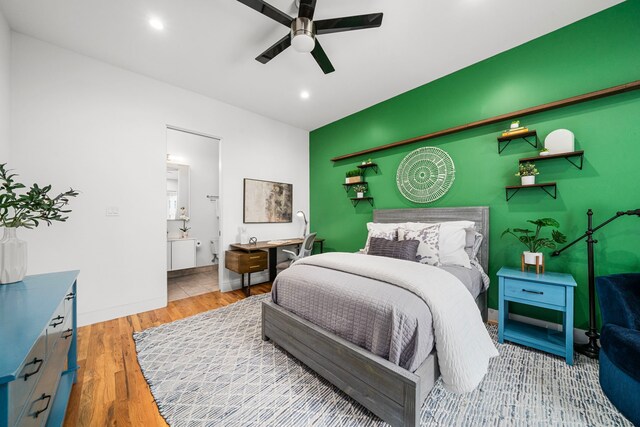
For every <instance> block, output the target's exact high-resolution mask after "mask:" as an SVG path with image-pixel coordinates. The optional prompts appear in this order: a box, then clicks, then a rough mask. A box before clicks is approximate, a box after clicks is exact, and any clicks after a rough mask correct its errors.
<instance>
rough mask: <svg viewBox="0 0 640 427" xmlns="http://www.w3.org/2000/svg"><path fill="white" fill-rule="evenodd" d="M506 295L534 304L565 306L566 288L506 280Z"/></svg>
mask: <svg viewBox="0 0 640 427" xmlns="http://www.w3.org/2000/svg"><path fill="white" fill-rule="evenodd" d="M504 286H505V289H504V295H505V296H506V297H507V298H518V299H520V300H525V301H529V302H533V303H536V302H538V303H542V304H550V305H556V306H559V307H564V306H565V290H564V286H555V285H546V284H542V283H531V282H527V281H525V280H518V279H510V278H507V279H505V284H504Z"/></svg>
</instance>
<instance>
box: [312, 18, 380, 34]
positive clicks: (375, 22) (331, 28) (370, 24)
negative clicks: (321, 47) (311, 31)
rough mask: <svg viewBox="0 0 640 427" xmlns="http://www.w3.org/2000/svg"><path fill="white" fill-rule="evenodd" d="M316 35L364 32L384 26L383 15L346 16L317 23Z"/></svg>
mask: <svg viewBox="0 0 640 427" xmlns="http://www.w3.org/2000/svg"><path fill="white" fill-rule="evenodd" d="M315 24H316V34H329V33H339V32H342V31H352V30H363V29H365V28H375V27H379V26H380V25H382V13H371V14H369V15H357V16H345V17H344V18H334V19H323V20H321V21H315Z"/></svg>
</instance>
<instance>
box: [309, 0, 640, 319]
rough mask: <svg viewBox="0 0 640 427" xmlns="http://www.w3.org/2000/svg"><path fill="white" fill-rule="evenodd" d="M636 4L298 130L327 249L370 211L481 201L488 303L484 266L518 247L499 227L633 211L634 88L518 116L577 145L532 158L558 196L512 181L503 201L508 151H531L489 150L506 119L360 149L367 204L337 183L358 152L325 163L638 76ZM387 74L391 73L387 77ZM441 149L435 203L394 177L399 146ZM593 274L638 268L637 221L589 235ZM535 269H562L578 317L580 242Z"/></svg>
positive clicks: (353, 245)
mask: <svg viewBox="0 0 640 427" xmlns="http://www.w3.org/2000/svg"><path fill="white" fill-rule="evenodd" d="M639 23H640V1H638V0H628V1H627V2H624V3H622V4H620V5H617V6H615V7H613V8H610V9H607V10H605V11H603V12H601V13H598V14H596V15H593V16H591V17H588V18H586V19H583V20H581V21H578V22H576V23H574V24H572V25H570V26H567V27H564V28H562V29H560V30H558V31H555V32H553V33H550V34H547V35H545V36H543V37H540V38H538V39H535V40H533V41H531V42H528V43H526V44H524V45H521V46H518V47H516V48H514V49H511V50H509V51H506V52H503V53H501V54H499V55H496V56H494V57H491V58H489V59H487V60H484V61H482V62H479V63H477V64H474V65H472V66H470V67H467V68H465V69H462V70H460V71H457V72H455V73H453V74H450V75H448V76H445V77H443V78H441V79H438V80H436V81H433V82H431V83H428V84H426V85H424V86H421V87H418V88H416V89H414V90H411V91H409V92H406V93H404V94H401V95H399V96H397V97H394V98H392V99H389V100H387V101H384V102H382V103H380V104H377V105H374V106H372V107H370V108H367V109H366V110H363V111H361V112H358V113H356V114H353V115H351V116H348V117H346V118H344V119H341V120H339V121H337V122H334V123H331V124H329V125H327V126H324V127H322V128H319V129H316V130H314V131H313V132H311V135H310V178H311V181H310V186H311V228H312V230H314V231H317V232H318V234H319V235H320V236H322V237H324V238H326V239H327V240H326V242H325V248H326V250H329V251H356V250H358V249H360V248H362V247H363V246H364V242H365V238H366V234H367V232H366V225H365V224H366V223H367V222H369V221H371V220H372V217H373V209H390V208H413V207H451V206H481V205H486V206H489V207H490V219H491V233H490V234H491V236H490V239H491V240H490V271H489V274H490V276H491V278H492V285H491V289H490V291H489V306H490V307H492V308H496V307H497V295H498V282H497V278H496V276H495V273H496V272H497V271H498V269H499V268H500V267H501V266H503V265H507V266H513V267H516V266H519V265H520V253H521V252H522V250H523V248H524V246H522V245H521V244H520V243H518V242H516V241H515V239H514V240H512V239H511V238H507V237H505V238H504V239H501V237H500V234H501V232H502V231H503V230H504V229H505V228H507V227H518V226H524V225H526V223H525V221H526V220H527V219H535V218H541V217H553V218H556V219H557V220H558V221H559V222H560V224H561V231H563V232H564V233H565V234H566V235H567V236H568V238H569V239H571V240H573V238H576V237H578V236H579V235H580V234H582V233H584V231H585V230H586V212H587V209H589V208H592V209H593V210H594V222H595V224H599V223H600V222H602V221H604V220H605V219H608V218H609V217H611V216H612V215H614V214H615V212H616V211H618V210H628V209H636V208H640V179H639V178H640V173H639V170H640V168H639V165H640V148H639V147H640V91H635V92H630V93H626V94H621V95H617V96H614V97H609V98H605V99H601V100H596V101H591V102H588V103H583V104H580V105H575V106H571V107H566V108H563V109H559V110H555V111H550V112H546V113H540V114H536V115H532V116H528V117H524V118H522V124H524V125H526V126H528V127H529V128H530V129H536V130H537V131H538V135H539V136H540V139H541V141H543V140H544V137H546V136H547V135H548V134H549V133H550V132H551V131H553V130H555V129H560V128H566V129H570V130H571V131H573V132H574V133H575V135H576V149H581V150H585V165H584V169H583V170H578V169H577V168H575V167H573V166H572V165H571V164H569V163H568V162H567V161H566V160H564V159H557V160H548V161H546V162H543V163H539V164H538V169H539V170H540V175H539V176H538V177H537V178H538V182H548V181H556V182H557V183H558V198H557V199H556V200H554V199H553V198H551V197H549V196H547V195H546V194H545V193H543V192H542V191H541V190H539V189H528V190H522V191H520V192H519V193H518V194H517V195H515V196H514V197H513V198H512V199H511V200H510V201H509V202H506V201H505V190H504V187H505V185H517V184H518V183H519V178H517V177H515V176H514V173H515V172H516V171H517V165H518V159H519V158H521V157H528V156H533V155H536V151H535V149H533V148H532V147H531V146H529V145H528V144H527V143H526V142H523V141H513V142H512V143H511V144H510V145H509V146H508V147H507V148H506V149H505V150H504V151H503V152H502V154H500V155H499V154H498V151H497V141H496V137H497V136H498V135H499V134H500V133H501V131H502V130H503V129H505V128H507V127H508V125H509V123H508V122H505V123H500V124H498V125H489V126H485V127H481V128H478V129H474V130H469V131H465V132H461V133H457V134H454V135H450V136H446V137H442V138H438V139H434V140H430V141H426V142H420V143H416V144H412V145H409V146H404V147H399V148H394V149H390V150H386V151H382V152H378V153H374V154H373V155H371V157H372V159H373V160H374V161H375V162H377V163H378V164H379V165H380V173H379V174H378V175H375V174H374V173H373V172H368V176H367V181H368V182H369V188H370V195H371V196H372V197H374V198H375V200H374V203H375V206H374V207H373V208H372V207H371V206H369V204H368V203H366V202H365V203H360V204H359V205H358V206H357V207H355V208H354V207H353V206H352V205H351V203H350V201H349V199H348V196H347V194H346V193H345V190H344V189H343V187H342V185H341V184H342V183H343V182H344V176H345V173H346V172H347V171H348V170H350V169H353V168H355V166H356V165H357V164H359V163H360V162H361V161H363V160H366V159H367V158H368V157H369V156H364V157H363V158H354V159H349V160H344V161H341V162H337V163H333V162H331V161H330V159H331V158H332V157H335V156H337V155H341V154H347V153H351V152H355V151H359V150H362V149H366V148H370V147H375V146H378V145H383V144H387V143H390V142H395V141H398V140H402V139H406V138H411V137H415V136H418V135H423V134H426V133H429V132H433V131H437V130H440V129H444V128H448V127H451V126H456V125H460V124H463V123H468V122H472V121H475V120H479V119H483V118H487V117H491V116H495V115H498V114H502V113H507V112H511V111H515V110H518V109H521V108H526V107H531V106H534V105H539V104H543V103H546V102H550V101H555V100H558V99H562V98H566V97H570V96H574V95H579V94H582V93H585V92H590V91H594V90H598V89H602V88H606V87H611V86H615V85H618V84H622V83H628V82H631V81H634V80H638V79H640V25H639ZM390 78H392V77H390ZM428 145H432V146H437V147H439V148H442V149H443V150H445V151H447V152H448V153H449V155H450V156H451V157H452V159H453V161H454V163H455V167H456V178H455V182H454V184H453V186H452V188H451V190H450V191H449V192H448V193H447V194H446V195H445V196H444V197H442V198H441V199H440V200H438V201H436V202H434V203H431V204H428V205H418V204H415V203H411V202H409V201H408V200H406V199H405V198H404V197H403V196H402V195H401V194H400V192H399V191H398V189H397V186H396V170H397V167H398V165H399V163H400V161H401V160H402V159H403V158H404V156H406V155H407V154H408V153H409V152H410V151H412V150H414V149H416V148H419V147H423V146H428ZM597 239H598V241H599V243H598V244H597V245H596V274H597V275H604V274H611V273H619V272H620V273H621V272H640V248H639V242H640V218H638V217H623V218H619V219H617V220H616V221H615V222H614V223H612V224H610V225H609V226H607V227H606V228H605V229H603V230H602V232H599V233H598V234H597ZM547 269H548V270H550V271H561V272H569V273H572V274H573V275H574V277H575V278H576V280H577V281H578V288H577V290H576V314H575V321H576V327H579V328H586V327H587V324H588V296H587V271H586V270H587V265H586V244H583V243H579V244H578V245H576V246H574V247H573V248H571V249H570V250H568V251H567V252H565V253H564V254H563V255H562V256H560V257H557V258H551V257H547ZM516 311H517V312H520V313H522V314H525V315H529V316H533V317H538V318H542V319H545V320H550V321H555V322H560V319H561V318H560V317H559V316H558V315H557V314H555V313H553V312H543V311H541V310H531V309H527V308H523V307H516Z"/></svg>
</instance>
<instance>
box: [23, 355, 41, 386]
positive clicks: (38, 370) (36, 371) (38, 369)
mask: <svg viewBox="0 0 640 427" xmlns="http://www.w3.org/2000/svg"><path fill="white" fill-rule="evenodd" d="M43 362H44V360H42V359H38V358H37V357H34V358H33V360H32V361H31V362H29V363H27V364H26V365H24V366H25V368H26V367H27V366H29V365H35V364H38V367H37V368H36V370H35V371H33V372H29V373H28V374H24V380H25V381H26V380H28V379H29V377H30V376H32V375H35V374H37V373H38V372H40V368H42V363H43Z"/></svg>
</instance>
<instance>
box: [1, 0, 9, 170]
mask: <svg viewBox="0 0 640 427" xmlns="http://www.w3.org/2000/svg"><path fill="white" fill-rule="evenodd" d="M10 62H11V30H10V29H9V24H7V21H6V20H5V18H4V16H3V15H2V11H0V163H6V162H8V161H9V159H10V146H11V145H10V142H9V141H10V137H11V135H10V132H9V128H10V126H9V123H10V119H11V118H10V116H9V111H10V96H9V94H10V78H9V76H10V65H9V64H10ZM9 167H11V165H9Z"/></svg>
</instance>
